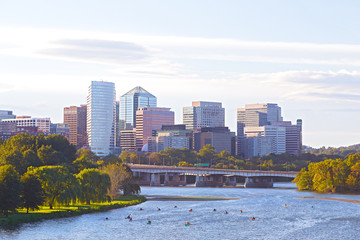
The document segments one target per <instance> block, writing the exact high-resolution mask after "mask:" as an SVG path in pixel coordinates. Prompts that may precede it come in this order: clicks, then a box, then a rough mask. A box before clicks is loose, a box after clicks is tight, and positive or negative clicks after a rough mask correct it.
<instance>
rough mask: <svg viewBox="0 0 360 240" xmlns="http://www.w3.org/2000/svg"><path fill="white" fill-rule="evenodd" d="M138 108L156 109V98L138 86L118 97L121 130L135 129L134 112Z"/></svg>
mask: <svg viewBox="0 0 360 240" xmlns="http://www.w3.org/2000/svg"><path fill="white" fill-rule="evenodd" d="M139 107H157V99H156V97H155V96H154V95H152V94H151V93H149V92H148V91H146V90H145V89H143V88H142V87H140V86H137V87H135V88H133V89H131V90H130V91H129V92H127V93H125V94H124V95H122V96H121V97H120V112H119V116H120V117H119V126H120V129H121V130H123V129H127V130H131V129H133V128H135V126H136V111H137V110H138V108H139Z"/></svg>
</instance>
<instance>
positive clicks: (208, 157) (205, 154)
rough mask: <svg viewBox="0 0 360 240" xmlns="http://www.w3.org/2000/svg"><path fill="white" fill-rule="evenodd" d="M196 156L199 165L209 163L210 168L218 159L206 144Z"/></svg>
mask: <svg viewBox="0 0 360 240" xmlns="http://www.w3.org/2000/svg"><path fill="white" fill-rule="evenodd" d="M198 156H199V158H200V160H201V163H209V164H210V166H212V165H213V164H215V163H216V160H217V159H218V156H217V154H216V152H215V148H214V147H213V146H211V145H210V144H207V145H205V146H204V147H203V148H202V149H200V150H199V154H198Z"/></svg>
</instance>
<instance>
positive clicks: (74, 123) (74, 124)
mask: <svg viewBox="0 0 360 240" xmlns="http://www.w3.org/2000/svg"><path fill="white" fill-rule="evenodd" d="M86 112H87V106H86V105H80V107H77V106H71V107H64V124H67V125H68V127H69V129H70V135H69V142H70V143H71V144H73V145H75V146H76V147H77V148H82V147H85V146H87V136H86Z"/></svg>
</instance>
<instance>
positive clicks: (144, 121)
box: [136, 107, 174, 151]
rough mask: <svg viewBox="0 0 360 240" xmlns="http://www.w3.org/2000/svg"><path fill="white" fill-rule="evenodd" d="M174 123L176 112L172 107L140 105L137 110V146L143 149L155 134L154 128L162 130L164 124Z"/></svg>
mask: <svg viewBox="0 0 360 240" xmlns="http://www.w3.org/2000/svg"><path fill="white" fill-rule="evenodd" d="M173 124H174V112H173V111H170V108H160V107H156V108H155V107H153V108H151V107H140V108H139V109H138V111H136V148H137V150H138V151H141V150H142V148H143V146H144V145H146V144H147V143H148V138H149V137H152V136H153V130H160V129H161V127H162V125H173Z"/></svg>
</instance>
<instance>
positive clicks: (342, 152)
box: [303, 144, 360, 158]
mask: <svg viewBox="0 0 360 240" xmlns="http://www.w3.org/2000/svg"><path fill="white" fill-rule="evenodd" d="M303 150H304V151H305V152H307V153H311V154H315V155H321V154H322V155H328V156H333V157H334V158H341V157H343V158H347V157H348V156H350V155H353V154H357V153H360V144H356V145H352V146H348V147H338V148H334V147H328V148H326V147H321V148H312V147H309V146H303Z"/></svg>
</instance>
